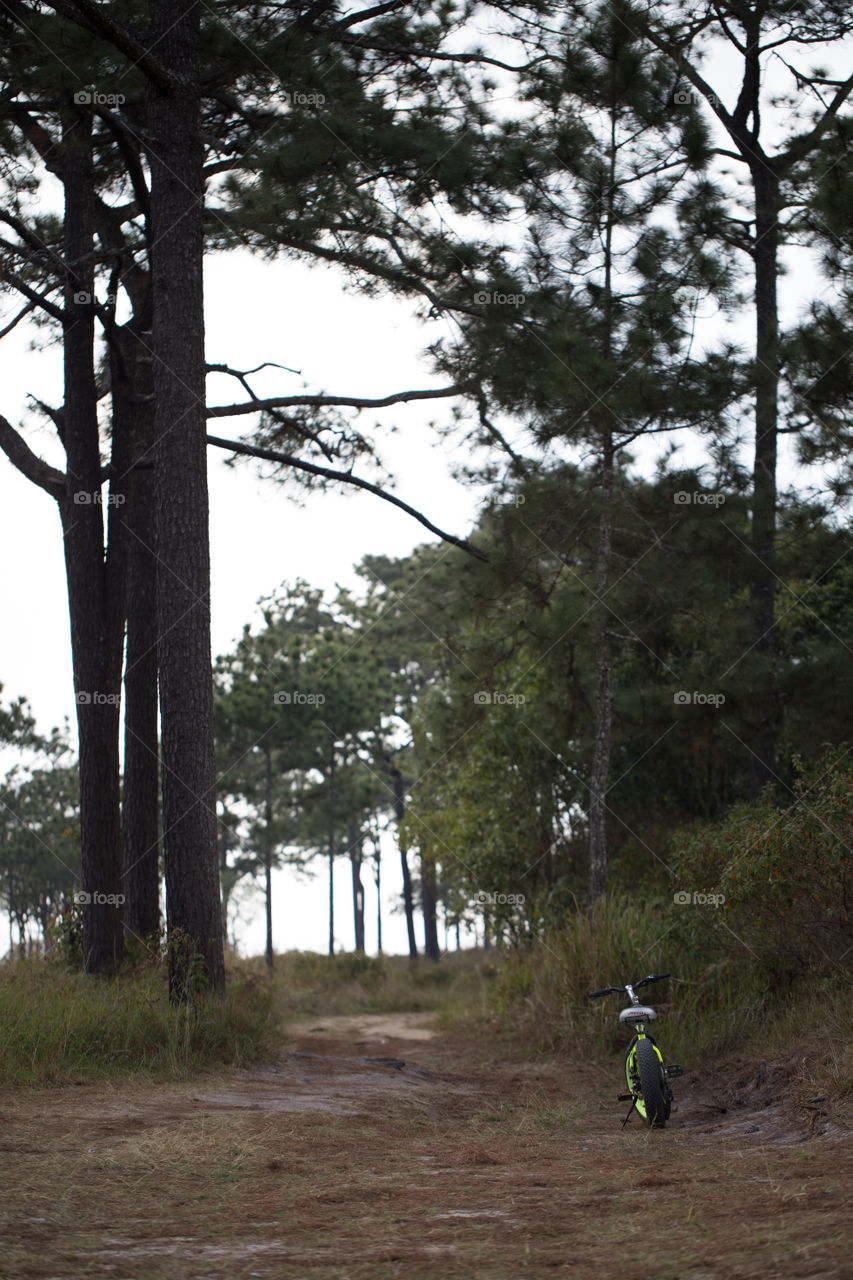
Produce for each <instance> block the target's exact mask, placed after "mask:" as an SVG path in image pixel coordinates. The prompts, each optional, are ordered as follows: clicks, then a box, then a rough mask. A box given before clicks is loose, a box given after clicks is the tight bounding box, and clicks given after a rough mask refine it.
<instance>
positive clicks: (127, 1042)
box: [0, 959, 276, 1085]
mask: <svg viewBox="0 0 853 1280" xmlns="http://www.w3.org/2000/svg"><path fill="white" fill-rule="evenodd" d="M167 984H168V979H167V974H166V971H165V968H164V966H163V965H160V964H157V965H143V966H138V967H133V968H129V969H128V970H127V972H123V973H122V974H121V976H119V977H117V978H112V979H106V978H95V977H91V976H88V975H86V974H83V973H81V972H79V971H77V972H75V971H72V970H69V969H68V968H66V967H64V966H63V965H59V964H52V963H50V962H48V961H45V960H43V959H30V960H20V961H17V962H15V963H7V964H4V965H2V966H0V1084H3V1085H9V1084H14V1085H21V1084H30V1085H37V1084H53V1083H71V1082H74V1081H78V1080H91V1079H98V1078H109V1077H117V1078H118V1077H127V1076H138V1075H142V1076H149V1077H152V1078H156V1077H160V1078H162V1077H172V1078H177V1077H182V1076H188V1075H191V1074H192V1073H193V1072H195V1071H199V1070H202V1069H205V1068H211V1067H214V1066H219V1065H232V1066H242V1065H244V1064H246V1063H248V1062H251V1061H254V1060H257V1059H258V1058H260V1057H263V1056H265V1055H268V1054H269V1053H270V1052H271V1051H272V1048H273V1045H274V1044H275V1042H276V1034H275V1032H276V1019H275V1014H274V1006H273V1002H272V999H271V993H270V991H269V987H268V984H266V983H264V982H262V981H259V980H258V978H257V977H256V976H255V975H254V974H252V973H251V972H250V971H249V970H248V968H247V967H246V966H245V965H241V964H240V963H239V962H232V963H231V964H230V965H229V974H228V985H227V991H226V995H225V998H224V999H223V1000H219V999H218V998H216V997H213V996H202V995H199V996H197V997H195V998H194V999H193V1000H191V1001H189V1002H187V1003H185V1004H184V1005H180V1006H174V1005H172V1004H170V1003H169V999H168V985H167Z"/></svg>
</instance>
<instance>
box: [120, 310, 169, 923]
mask: <svg viewBox="0 0 853 1280" xmlns="http://www.w3.org/2000/svg"><path fill="white" fill-rule="evenodd" d="M124 336H125V338H126V340H125V341H124V342H123V343H122V349H123V357H124V358H123V360H121V361H120V360H117V359H115V358H113V359H112V372H111V380H112V388H113V391H112V396H113V431H114V432H116V431H119V430H121V431H126V432H127V434H128V437H129V439H130V452H131V465H132V470H131V471H130V473H129V476H128V480H129V483H128V486H127V489H128V494H127V497H128V501H127V505H126V508H125V520H126V524H127V544H128V593H127V646H126V652H125V664H124V799H123V805H122V836H123V841H124V893H125V908H124V922H125V928H126V929H127V930H128V931H130V932H132V933H134V934H136V935H137V936H138V937H141V938H151V937H156V936H157V935H158V934H159V932H160V830H159V826H160V794H159V786H160V770H159V735H158V727H157V529H156V494H155V480H154V466H153V450H154V406H153V378H152V367H151V356H150V350H149V348H148V344H147V343H146V342H144V341H140V340H139V339H138V338H137V337H136V336H135V335H134V334H132V333H131V332H130V331H129V330H127V329H126V330H125V331H124ZM140 463H142V464H143V465H137V464H140ZM145 464H147V465H145Z"/></svg>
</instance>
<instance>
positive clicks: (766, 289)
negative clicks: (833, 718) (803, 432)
mask: <svg viewBox="0 0 853 1280" xmlns="http://www.w3.org/2000/svg"><path fill="white" fill-rule="evenodd" d="M751 172H752V181H753V187H754V191H755V330H756V337H755V357H756V359H755V456H754V465H753V477H752V493H753V497H752V549H753V552H754V556H753V559H752V578H751V582H750V602H751V605H752V616H753V634H754V637H755V653H756V656H757V657H758V658H759V659H760V667H759V669H758V671H757V678H756V680H755V681H754V683H753V689H752V698H753V701H754V713H755V725H756V727H755V736H754V739H753V742H751V743H750V744H749V745H750V746H751V748H752V753H751V755H750V799H751V800H753V801H755V800H757V799H758V796H759V794H760V792H761V790H762V788H763V787H764V786H766V785H767V784H768V783H770V782H774V781H775V780H776V773H775V764H776V736H777V731H778V714H777V710H776V694H775V679H774V672H773V662H774V657H775V653H776V631H775V625H776V455H777V439H778V400H779V316H778V306H777V299H776V284H777V278H778V273H779V265H778V253H779V203H780V202H779V181H778V178H777V176H776V174H775V173H774V171H773V169H772V167H771V166H770V165H769V164H768V163H767V162H766V161H764V160H763V157H762V158H759V159H758V160H757V161H756V162H755V163H753V165H752V166H751Z"/></svg>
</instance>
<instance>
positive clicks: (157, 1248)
mask: <svg viewBox="0 0 853 1280" xmlns="http://www.w3.org/2000/svg"><path fill="white" fill-rule="evenodd" d="M428 1023H429V1019H428V1018H427V1017H425V1016H424V1015H416V1014H404V1015H395V1016H384V1017H382V1018H366V1017H359V1018H331V1019H326V1020H318V1021H316V1022H313V1023H307V1024H304V1025H302V1026H300V1027H292V1028H291V1035H290V1039H289V1041H288V1044H287V1046H286V1051H285V1052H284V1053H283V1054H282V1057H281V1059H280V1061H279V1062H277V1063H276V1064H274V1065H271V1066H269V1067H268V1068H265V1069H264V1070H257V1071H252V1072H247V1073H241V1074H231V1075H229V1076H224V1075H223V1076H219V1077H213V1076H211V1077H205V1078H204V1080H203V1081H199V1080H196V1081H194V1082H192V1083H187V1084H180V1085H138V1084H134V1085H125V1086H122V1087H118V1086H115V1087H113V1086H104V1085H91V1084H85V1085H79V1086H76V1087H75V1086H71V1087H68V1088H63V1089H54V1090H39V1091H31V1092H14V1093H13V1092H12V1091H3V1092H2V1093H0V1114H1V1115H2V1119H3V1124H2V1130H0V1150H2V1156H3V1159H2V1166H0V1167H2V1175H0V1187H2V1192H3V1195H2V1201H0V1236H2V1239H3V1241H4V1247H3V1250H2V1253H0V1276H2V1277H10V1278H11V1277H15V1278H16V1280H17V1278H18V1277H20V1278H21V1280H27V1278H29V1277H44V1278H45V1280H47V1278H48V1277H50V1280H65V1278H66V1277H75V1278H76V1277H82V1276H86V1277H89V1276H92V1277H102V1276H104V1277H106V1276H109V1277H113V1278H114V1280H166V1278H168V1280H190V1278H192V1280H208V1278H210V1280H214V1278H219V1277H228V1278H229V1280H243V1278H244V1277H245V1278H247V1280H248V1278H251V1277H269V1278H270V1280H279V1278H281V1280H333V1278H334V1280H393V1278H396V1277H400V1278H405V1280H445V1278H449V1280H456V1278H457V1277H458V1278H459V1280H462V1278H463V1277H464V1278H465V1280H521V1278H522V1277H524V1278H527V1277H531V1278H532V1280H541V1278H542V1277H548V1276H552V1275H553V1276H557V1275H573V1276H578V1277H587V1276H589V1277H602V1278H606V1280H614V1278H615V1277H619V1278H620V1280H640V1277H643V1280H647V1278H649V1277H651V1278H653V1280H734V1278H735V1277H736V1278H738V1280H741V1278H742V1280H747V1278H748V1280H764V1278H766V1280H771V1278H772V1280H776V1278H777V1277H785V1278H787V1277H803V1278H808V1280H815V1278H818V1277H821V1278H822V1277H844V1278H849V1277H853V1261H851V1260H850V1255H851V1245H853V1229H851V1223H853V1214H851V1199H853V1193H851V1185H853V1178H851V1174H853V1140H851V1138H850V1136H849V1130H846V1129H845V1128H843V1127H841V1126H836V1125H834V1124H833V1123H832V1122H831V1120H830V1119H829V1118H827V1117H826V1116H822V1115H821V1114H820V1110H821V1108H820V1104H818V1103H815V1104H811V1108H812V1109H811V1110H808V1109H807V1108H808V1106H809V1105H810V1104H808V1103H807V1102H805V1103H801V1104H800V1106H799V1108H798V1109H795V1108H794V1107H793V1100H792V1099H791V1097H790V1096H789V1095H788V1093H787V1092H786V1088H785V1080H786V1078H787V1076H786V1070H785V1064H774V1063H771V1064H768V1065H767V1066H766V1068H756V1067H755V1065H754V1064H751V1065H750V1064H744V1068H743V1071H742V1072H740V1073H737V1074H736V1076H735V1079H734V1081H733V1082H732V1085H731V1086H728V1085H727V1084H726V1083H725V1082H724V1081H714V1080H711V1081H702V1080H700V1079H699V1077H698V1076H695V1075H687V1076H685V1077H684V1079H683V1080H681V1081H679V1082H678V1085H679V1086H680V1088H678V1089H677V1091H676V1098H677V1103H678V1109H677V1111H676V1112H674V1113H673V1117H672V1122H671V1125H670V1126H669V1127H668V1128H667V1129H666V1130H665V1131H663V1132H655V1133H652V1132H649V1131H647V1130H645V1129H643V1128H641V1127H640V1125H639V1123H636V1125H635V1126H634V1127H632V1128H628V1129H625V1130H624V1131H623V1130H622V1129H621V1128H620V1125H621V1119H622V1116H623V1115H624V1111H625V1108H624V1106H623V1105H622V1104H619V1103H616V1102H615V1101H614V1097H615V1094H616V1092H617V1090H618V1079H617V1075H616V1067H617V1064H613V1066H612V1067H611V1068H610V1069H607V1070H605V1069H604V1068H601V1069H598V1068H593V1067H589V1066H587V1067H581V1068H579V1067H578V1066H577V1065H575V1064H571V1063H569V1062H566V1061H559V1062H558V1061H555V1060H538V1061H533V1062H524V1063H519V1062H511V1061H507V1060H506V1058H505V1057H504V1058H502V1057H501V1056H500V1054H499V1052H498V1051H497V1050H496V1049H495V1048H492V1049H491V1050H490V1048H489V1046H488V1045H476V1046H472V1045H470V1044H466V1043H464V1042H461V1041H455V1040H454V1039H453V1038H451V1037H448V1036H447V1035H445V1034H441V1035H439V1034H436V1033H434V1032H432V1030H431V1028H430V1027H429V1025H428ZM490 1056H491V1057H493V1059H494V1060H491V1061H490ZM810 1117H815V1120H814V1121H813V1123H812V1125H811V1127H810V1126H809V1123H808V1118H810Z"/></svg>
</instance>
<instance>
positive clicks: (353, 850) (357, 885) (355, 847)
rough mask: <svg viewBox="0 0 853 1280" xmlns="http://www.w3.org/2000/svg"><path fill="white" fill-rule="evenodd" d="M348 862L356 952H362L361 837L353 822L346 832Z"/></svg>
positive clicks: (362, 889) (362, 892)
mask: <svg viewBox="0 0 853 1280" xmlns="http://www.w3.org/2000/svg"><path fill="white" fill-rule="evenodd" d="M347 842H348V844H349V860H350V867H351V868H352V912H353V926H354V933H355V949H356V951H363V950H364V885H363V884H362V883H361V836H360V835H359V833H358V831H357V829H356V825H355V823H354V822H351V823H350V824H349V829H348V831H347Z"/></svg>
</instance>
